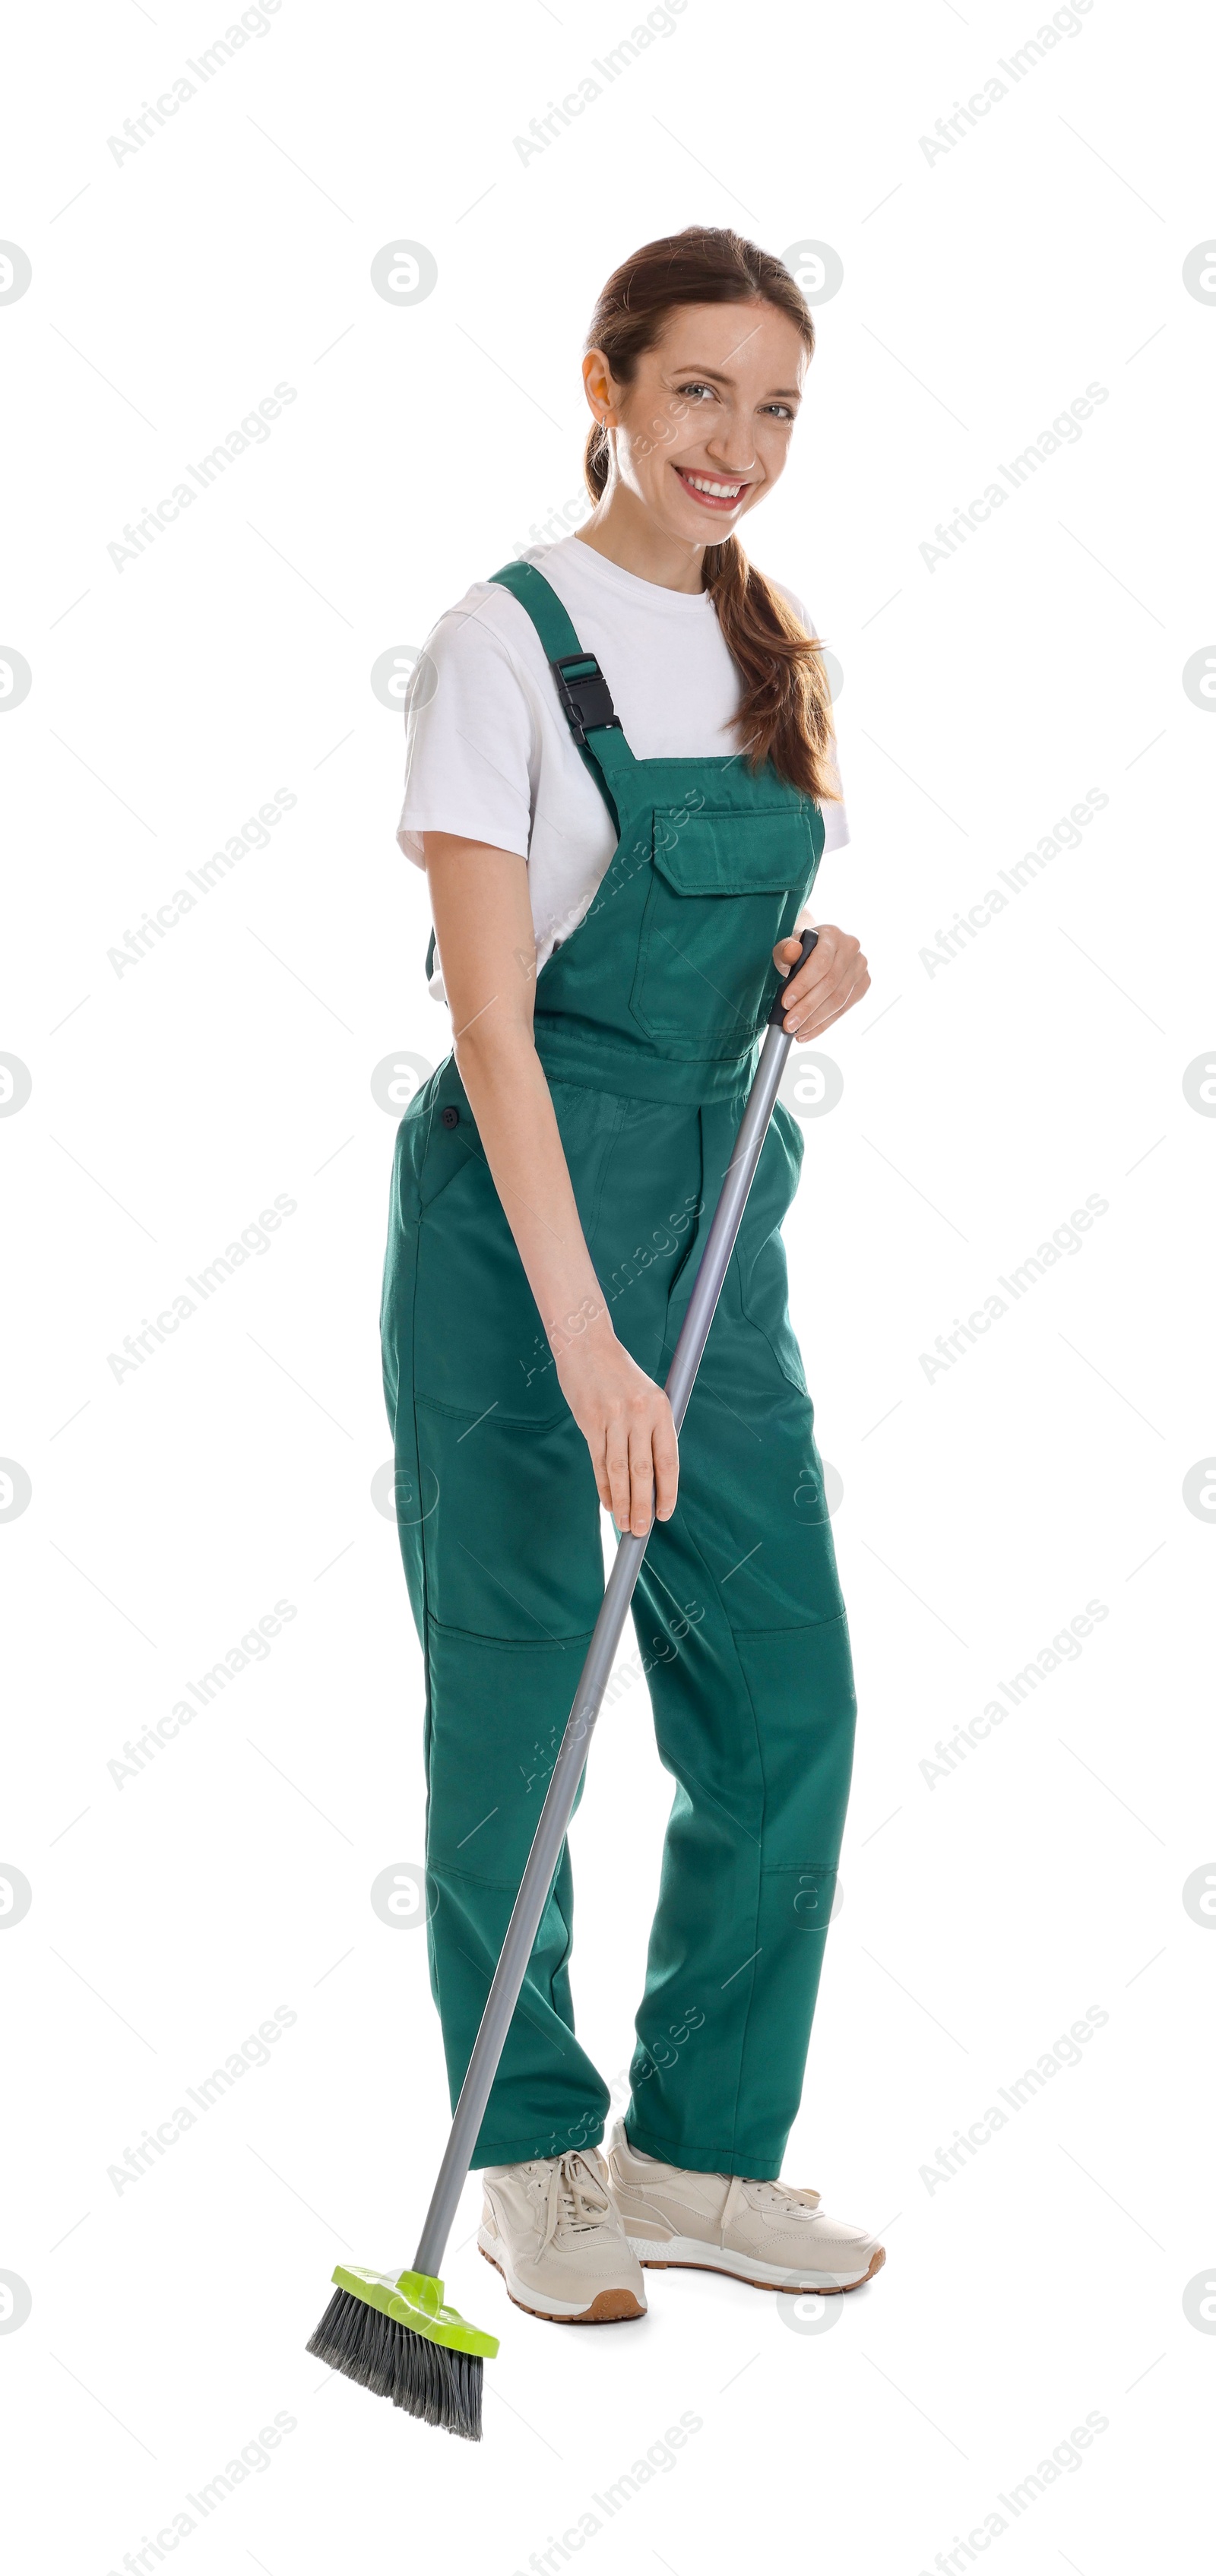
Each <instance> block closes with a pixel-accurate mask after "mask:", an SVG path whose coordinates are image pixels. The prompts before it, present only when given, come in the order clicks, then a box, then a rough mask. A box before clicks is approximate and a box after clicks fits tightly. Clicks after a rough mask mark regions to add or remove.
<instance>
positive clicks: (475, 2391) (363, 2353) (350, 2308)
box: [305, 2290, 484, 2442]
mask: <svg viewBox="0 0 1216 2576" xmlns="http://www.w3.org/2000/svg"><path fill="white" fill-rule="evenodd" d="M305 2350H306V2351H307V2352H311V2353H315V2354H316V2357H317V2360H318V2361H327V2362H328V2363H329V2367H330V2369H331V2370H340V2371H343V2372H344V2373H345V2376H346V2377H347V2379H353V2380H355V2381H356V2382H357V2383H358V2386H359V2387H360V2388H370V2389H371V2391H372V2394H373V2396H376V2397H389V2398H391V2399H392V2402H393V2404H394V2406H400V2407H402V2408H404V2411H405V2413H406V2414H407V2415H416V2416H418V2418H419V2419H420V2421H421V2422H422V2423H424V2424H441V2425H442V2426H443V2429H444V2431H445V2433H456V2434H459V2436H460V2438H461V2439H462V2440H463V2441H466V2442H480V2440H481V2384H482V2379H483V2376H484V2365H483V2363H482V2359H481V2355H480V2354H479V2353H471V2352H453V2351H451V2350H450V2349H449V2347H448V2346H447V2344H442V2343H432V2342H431V2340H430V2337H429V2335H420V2334H414V2333H413V2332H412V2331H411V2329H410V2327H409V2326H402V2325H398V2324H397V2321H396V2319H395V2318H394V2317H386V2316H384V2315H382V2314H381V2311H380V2309H379V2308H373V2307H369V2305H368V2303H367V2301H366V2299H356V2298H354V2297H352V2295H351V2292H350V2291H349V2290H335V2292H334V2295H333V2297H332V2299H331V2300H330V2303H329V2306H328V2307H327V2309H326V2311H325V2314H324V2316H323V2317H322V2319H321V2322H320V2325H319V2326H318V2327H317V2330H316V2333H315V2334H314V2335H312V2336H310V2338H309V2341H308V2343H307V2344H306V2346H305Z"/></svg>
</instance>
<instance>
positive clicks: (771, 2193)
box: [719, 2174, 819, 2245]
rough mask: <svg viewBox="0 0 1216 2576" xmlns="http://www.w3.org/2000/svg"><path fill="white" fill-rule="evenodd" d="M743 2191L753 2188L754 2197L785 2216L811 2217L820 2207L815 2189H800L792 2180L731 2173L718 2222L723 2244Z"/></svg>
mask: <svg viewBox="0 0 1216 2576" xmlns="http://www.w3.org/2000/svg"><path fill="white" fill-rule="evenodd" d="M745 2191H754V2192H755V2193H756V2195H757V2198H758V2199H760V2200H761V2201H764V2202H767V2204H768V2206H769V2208H770V2209H771V2208H774V2207H775V2208H777V2209H779V2210H780V2212H781V2215H782V2216H783V2217H784V2218H810V2217H812V2216H813V2215H814V2212H815V2211H816V2210H817V2209H818V2207H819V2194H818V2192H817V2191H799V2190H797V2189H796V2188H795V2186H794V2185H793V2184H792V2183H787V2182H749V2181H748V2180H747V2178H746V2176H745V2175H743V2174H734V2175H732V2178H731V2185H730V2189H729V2191H728V2192H727V2195H726V2199H725V2202H724V2204H723V2209H722V2217H721V2220H720V2222H719V2226H720V2233H721V2238H722V2243H723V2245H725V2243H726V2231H727V2228H728V2227H729V2225H730V2222H731V2220H732V2218H733V2217H734V2214H735V2211H736V2210H737V2208H738V2206H739V2202H740V2200H741V2199H742V2197H743V2194H744V2192H745Z"/></svg>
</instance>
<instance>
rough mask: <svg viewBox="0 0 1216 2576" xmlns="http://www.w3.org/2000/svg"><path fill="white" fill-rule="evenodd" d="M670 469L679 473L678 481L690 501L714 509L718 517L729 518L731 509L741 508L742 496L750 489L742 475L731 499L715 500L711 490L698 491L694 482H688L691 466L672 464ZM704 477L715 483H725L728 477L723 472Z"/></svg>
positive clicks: (703, 507) (704, 508)
mask: <svg viewBox="0 0 1216 2576" xmlns="http://www.w3.org/2000/svg"><path fill="white" fill-rule="evenodd" d="M671 470H672V472H673V474H678V475H679V478H680V481H681V483H682V484H683V486H684V489H685V491H686V492H687V494H688V496H689V499H690V500H692V501H699V502H700V504H701V507H702V509H703V510H713V511H716V513H717V515H718V517H719V518H723V517H725V518H729V517H730V515H731V512H732V511H733V510H738V509H741V508H742V506H743V501H744V497H745V495H746V493H747V492H748V491H749V490H750V485H749V484H748V483H747V482H746V481H745V480H744V478H743V477H740V478H739V479H738V482H737V484H736V489H735V495H734V499H733V500H730V501H725V500H715V498H714V495H713V493H712V492H698V491H697V489H696V486H695V484H692V483H690V482H689V480H688V477H689V475H690V474H691V473H692V472H693V470H694V469H693V468H692V467H691V466H687V465H673V466H672V469H671ZM697 470H698V471H699V470H702V469H697ZM706 479H707V480H710V481H713V482H715V483H717V482H721V483H725V482H726V481H727V480H728V477H727V476H726V475H725V474H721V475H718V474H715V475H708V474H707V478H706Z"/></svg>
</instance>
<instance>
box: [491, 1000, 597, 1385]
mask: <svg viewBox="0 0 1216 2576" xmlns="http://www.w3.org/2000/svg"><path fill="white" fill-rule="evenodd" d="M455 1055H456V1063H457V1069H458V1071H459V1073H460V1078H461V1081H462V1082H463V1084H464V1087H465V1090H466V1092H467V1093H468V1097H469V1106H470V1108H471V1109H472V1112H473V1116H474V1118H475V1119H476V1121H477V1132H478V1135H479V1136H480V1138H481V1142H482V1145H483V1147H484V1149H485V1156H486V1161H487V1163H488V1164H489V1166H490V1172H491V1175H492V1177H493V1181H494V1186H495V1188H496V1190H497V1191H498V1195H499V1198H500V1199H501V1201H502V1206H503V1211H504V1213H505V1215H506V1219H507V1223H508V1225H509V1226H510V1228H511V1232H512V1234H513V1235H514V1237H515V1242H516V1246H517V1248H518V1251H519V1257H520V1260H521V1261H522V1263H523V1266H524V1270H525V1272H526V1274H527V1279H528V1285H529V1287H530V1288H531V1290H532V1294H533V1296H534V1297H535V1299H536V1303H537V1306H538V1308H539V1310H540V1316H541V1321H542V1323H543V1325H544V1328H545V1332H546V1334H547V1336H548V1339H549V1343H550V1347H551V1348H552V1349H553V1351H554V1352H555V1353H556V1354H557V1355H558V1356H559V1357H560V1356H561V1354H562V1353H563V1352H564V1351H565V1350H566V1349H567V1348H568V1347H569V1345H570V1342H571V1341H572V1340H573V1339H575V1338H576V1337H577V1336H578V1335H580V1334H582V1333H585V1332H587V1331H588V1330H591V1331H592V1333H593V1335H595V1334H598V1333H600V1332H607V1331H608V1330H610V1327H609V1325H608V1316H607V1307H606V1304H605V1300H604V1297H603V1293H602V1291H601V1288H600V1284H599V1281H598V1279H597V1278H596V1275H595V1270H594V1268H593V1266H592V1261H591V1255H590V1253H589V1252H588V1250H587V1244H586V1240H585V1238H584V1235H583V1229H582V1224H581V1222H580V1219H579V1213H578V1208H577V1206H576V1204H575V1197H574V1191H573V1189H572V1187H571V1183H570V1174H569V1170H568V1168H567V1164H566V1157H565V1152H564V1150H563V1147H562V1140H561V1135H560V1133H559V1130H558V1124H557V1118H556V1115H555V1113H554V1108H553V1099H552V1095H551V1093H550V1090H549V1085H548V1083H547V1081H546V1080H545V1074H544V1068H543V1066H542V1065H541V1062H540V1058H539V1056H538V1055H537V1052H536V1048H535V1046H534V1045H533V1042H532V1038H531V1034H530V1032H529V1031H528V1030H527V1029H526V1028H525V1027H523V1026H521V1025H519V1024H518V1023H508V1024H507V1025H505V1026H504V1025H502V1024H501V1022H497V1023H496V1015H495V1013H494V1012H493V1010H491V1011H490V1012H488V1013H486V1014H485V1016H484V1018H483V1019H482V1020H481V1021H478V1022H475V1023H474V1025H473V1026H472V1027H471V1028H469V1029H467V1030H466V1031H465V1033H464V1035H463V1036H460V1037H458V1038H457V1040H456V1043H455Z"/></svg>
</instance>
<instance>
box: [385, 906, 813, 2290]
mask: <svg viewBox="0 0 1216 2576" xmlns="http://www.w3.org/2000/svg"><path fill="white" fill-rule="evenodd" d="M815 943H816V933H815V932H814V931H813V930H804V931H803V933H802V961H801V962H802V963H803V964H805V962H806V959H807V958H808V957H809V956H810V953H811V950H812V948H813V947H814V946H815ZM797 972H798V968H797V967H796V966H791V967H790V968H789V969H788V971H787V972H786V973H785V974H783V976H782V979H781V989H782V991H784V989H785V986H786V984H788V983H789V981H790V978H791V976H793V975H796V974H797ZM781 1016H782V1014H781V1003H780V997H778V999H777V1001H776V1002H775V1003H774V1005H773V1011H772V1015H771V1017H770V1019H769V1023H768V1028H767V1031H766V1033H765V1039H764V1044H763V1046H762V1048H761V1050H760V1061H759V1064H758V1065H757V1067H756V1074H755V1079H754V1081H753V1083H752V1087H751V1090H750V1092H749V1093H748V1099H747V1107H746V1109H745V1110H744V1112H743V1117H742V1119H741V1121H740V1125H739V1132H738V1135H737V1136H736V1138H735V1149H734V1152H733V1154H732V1155H731V1158H730V1161H729V1163H728V1164H727V1167H726V1174H725V1177H724V1179H723V1183H722V1189H721V1193H720V1196H719V1199H718V1204H717V1207H716V1208H715V1210H714V1217H713V1223H712V1225H711V1226H710V1229H709V1236H708V1239H707V1241H706V1245H705V1250H704V1252H703V1253H702V1255H701V1261H700V1266H699V1268H698V1271H697V1276H696V1282H695V1284H694V1287H693V1292H692V1295H691V1297H690V1298H689V1301H688V1312H687V1314H686V1315H685V1318H684V1322H683V1325H682V1326H681V1330H680V1338H679V1340H678V1342H677V1343H676V1349H675V1357H674V1359H673V1360H672V1363H671V1367H670V1369H669V1371H668V1374H667V1383H666V1389H665V1392H666V1395H667V1400H668V1402H669V1404H670V1406H671V1410H672V1416H673V1419H674V1421H675V1426H676V1429H677V1431H678V1430H679V1428H680V1424H681V1423H682V1421H683V1419H684V1415H685V1412H686V1410H687V1407H688V1399H689V1397H690V1395H691V1394H692V1390H693V1383H694V1380H695V1378H696V1374H697V1370H698V1369H699V1367H700V1365H701V1357H702V1353H703V1352H704V1349H705V1345H706V1342H707V1341H708V1339H709V1328H710V1325H711V1324H712V1322H713V1319H714V1310H715V1308H716V1306H717V1303H718V1299H719V1297H720V1296H721V1293H722V1283H723V1280H724V1279H725V1277H726V1273H727V1271H728V1269H729V1267H730V1260H731V1255H732V1253H733V1251H734V1248H735V1244H736V1241H737V1239H738V1234H739V1227H740V1225H741V1224H742V1221H743V1211H744V1208H745V1207H746V1205H747V1194H748V1191H749V1190H750V1188H751V1185H752V1181H753V1179H754V1177H755V1171H756V1165H757V1163H758V1162H759V1160H760V1151H761V1147H762V1146H763V1143H764V1139H765V1136H766V1134H767V1132H768V1122H769V1119H770V1118H771V1116H772V1112H773V1103H774V1101H775V1099H776V1097H777V1086H778V1084H779V1082H780V1080H781V1076H782V1073H783V1071H784V1069H785V1062H786V1058H787V1056H788V1054H789V1051H790V1048H791V1046H792V1044H793V1039H792V1038H791V1037H788V1036H787V1035H786V1032H785V1030H784V1029H783V1028H782V1026H781ZM653 1526H654V1523H653V1520H652V1522H651V1528H653ZM649 1539H650V1532H649V1530H648V1531H647V1533H646V1536H645V1538H636V1537H635V1536H634V1535H633V1533H632V1531H630V1532H628V1533H627V1534H626V1536H625V1537H623V1538H622V1539H620V1540H619V1542H618V1545H617V1551H616V1559H615V1562H614V1564H613V1568H612V1572H611V1574H610V1575H609V1577H608V1581H607V1584H606V1585H605V1588H604V1598H603V1602H602V1604H601V1607H600V1614H599V1617H598V1619H597V1620H596V1623H595V1628H594V1631H593V1634H592V1638H591V1644H590V1646H589V1647H588V1649H587V1660H586V1662H585V1663H584V1665H583V1669H582V1674H581V1676H580V1679H579V1685H578V1689H577V1691H576V1692H575V1695H574V1705H573V1707H572V1709H571V1711H570V1715H569V1717H568V1718H567V1720H566V1731H565V1734H564V1735H563V1737H562V1740H561V1744H560V1746H559V1748H558V1755H557V1760H556V1762H555V1763H554V1766H553V1776H552V1778H551V1780H550V1782H549V1786H548V1789H547V1791H546V1793H545V1802H544V1805H543V1807H542V1808H541V1811H540V1815H539V1817H538V1818H537V1824H536V1832H535V1833H534V1835H533V1837H532V1849H531V1851H530V1852H529V1854H528V1859H527V1865H526V1867H525V1870H524V1874H523V1877H522V1879H521V1881H520V1887H519V1894H518V1896H517V1897H516V1899H515V1904H514V1906H513V1908H512V1912H511V1920H510V1922H509V1923H508V1925H507V1934H506V1939H505V1940H504V1942H503V1945H502V1956H501V1957H500V1959H499V1962H498V1966H497V1968H496V1969H495V1971H494V1979H493V1983H492V1985H491V1987H490V1991H489V1994H488V1995H487V1997H486V2005H485V2011H484V2012H483V2014H482V2016H481V2027H480V2029H479V2031H478V2033H477V2037H476V2039H475V2041H474V2043H473V2054H472V2056H471V2057H470V2059H469V2063H468V2070H467V2072H466V2075H465V2079H464V2083H463V2085H462V2087H461V2093H460V2100H459V2101H458V2103H457V2105H456V2110H455V2114H454V2117H453V2120H452V2129H451V2135H450V2136H449V2139H448V2143H447V2146H446V2147H445V2149H444V2154H443V2162H442V2164H441V2165H440V2168H439V2177H438V2180H437V2182H436V2184H435V2189H434V2191H433V2193H432V2195H431V2205H430V2208H429V2209H428V2211H427V2214H426V2219H425V2222H424V2224H423V2229H422V2235H421V2237H420V2238H419V2242H418V2251H417V2253H416V2254H415V2256H414V2262H413V2269H414V2270H415V2272H424V2273H426V2274H427V2275H428V2276H429V2277H430V2278H431V2279H435V2278H437V2276H438V2273H439V2267H440V2265H441V2263H442V2261H443V2256H444V2249H445V2247H446V2245H447V2241H448V2237H449V2234H450V2233H451V2227H452V2221H453V2219H454V2218H455V2215H456V2205H457V2202H458V2201H459V2199H460V2195H461V2192H462V2191H463V2189H464V2182H465V2176H466V2174H467V2173H468V2170H469V2164H470V2160H471V2158H472V2154H473V2150H474V2148H475V2146H476V2144H477V2134H478V2131H479V2129H480V2127H481V2123H482V2119H483V2117H484V2114H485V2107H486V2104H487V2102H488V2101H489V2098H490V2088H491V2086H492V2084H493V2082H494V2078H495V2075H496V2074H497V2072H498V2061H499V2058H500V2057H501V2055H502V2052H503V2048H504V2046H505V2044H506V2037H507V2032H508V2030H509V2029H510V2026H511V2016H512V2014H513V2012H514V2010H515V2006H516V2003H517V2001H518V1998H519V1990H520V1987H521V1986H522V1984H523V1981H524V1976H525V1974H526V1971H527V1966H528V1961H529V1959H530V1957H531V1955H532V1944H533V1942H534V1941H535V1939H536V1934H537V1929H538V1927H539V1924H540V1918H541V1916H542V1914H543V1913H544V1910H545V1903H546V1899H547V1897H548V1894H549V1889H550V1887H551V1885H552V1883H553V1873H554V1871H555V1869H556V1868H557V1864H558V1860H559V1858H560V1856H561V1848H562V1843H563V1841H564V1840H565V1834H566V1827H567V1826H568V1824H569V1822H570V1818H571V1815H572V1813H573V1811H574V1801H575V1797H576V1795H577V1793H578V1784H579V1781H580V1780H581V1778H582V1775H583V1765H584V1763H585V1762H586V1759H587V1755H588V1752H589V1750H590V1745H591V1737H592V1734H593V1732H594V1729H595V1722H596V1719H597V1718H598V1716H599V1713H600V1706H601V1702H602V1700H603V1696H604V1692H605V1690H606V1688H607V1685H608V1676H609V1674H610V1672H611V1670H612V1665H613V1660H614V1658H615V1655H616V1650H617V1647H618V1646H619V1644H620V1641H621V1636H622V1633H623V1631H624V1626H625V1621H626V1619H627V1617H628V1615H629V1604H630V1602H631V1600H632V1598H633V1590H634V1585H635V1584H636V1582H637V1579H638V1575H639V1573H640V1571H641V1566H642V1559H643V1557H644V1556H645V1554H646V1549H647V1546H648V1544H649Z"/></svg>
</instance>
